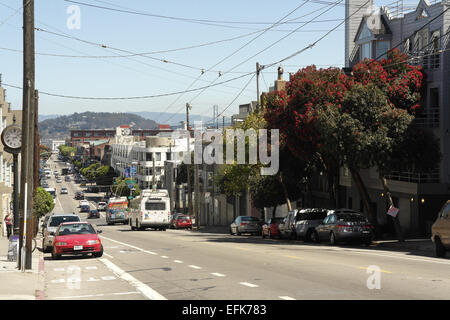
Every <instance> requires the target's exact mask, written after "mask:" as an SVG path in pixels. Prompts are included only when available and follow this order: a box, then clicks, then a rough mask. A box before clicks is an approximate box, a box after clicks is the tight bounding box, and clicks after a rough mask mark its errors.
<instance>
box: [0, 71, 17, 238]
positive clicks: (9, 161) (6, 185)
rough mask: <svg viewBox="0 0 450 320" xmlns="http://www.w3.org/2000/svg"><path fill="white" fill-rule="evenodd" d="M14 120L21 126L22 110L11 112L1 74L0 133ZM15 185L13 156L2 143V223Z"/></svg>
mask: <svg viewBox="0 0 450 320" xmlns="http://www.w3.org/2000/svg"><path fill="white" fill-rule="evenodd" d="M14 118H15V120H16V124H19V125H20V124H21V123H22V110H11V104H10V103H8V102H6V89H5V88H3V87H2V86H1V74H0V133H1V132H2V131H3V129H5V128H6V127H7V126H9V125H11V124H13V119H14ZM19 172H20V157H19ZM13 183H14V175H13V156H12V154H10V153H8V152H5V151H4V147H3V144H2V143H1V142H0V221H2V222H3V220H4V217H5V216H6V214H7V213H8V212H11V213H12V209H11V202H12V200H13V194H12V193H13ZM0 236H6V228H5V226H4V223H2V228H1V230H0Z"/></svg>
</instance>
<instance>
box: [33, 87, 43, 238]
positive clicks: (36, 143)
mask: <svg viewBox="0 0 450 320" xmlns="http://www.w3.org/2000/svg"><path fill="white" fill-rule="evenodd" d="M34 106H35V112H34V168H33V170H34V172H33V182H34V183H33V195H34V194H36V191H37V188H38V186H39V165H40V161H39V160H40V151H41V150H40V144H39V120H38V115H39V92H38V90H34ZM32 221H33V237H35V236H36V235H37V234H36V233H37V226H38V224H39V220H38V219H37V218H36V217H35V216H34V215H33V219H32Z"/></svg>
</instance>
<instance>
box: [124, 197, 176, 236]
mask: <svg viewBox="0 0 450 320" xmlns="http://www.w3.org/2000/svg"><path fill="white" fill-rule="evenodd" d="M169 225H170V198H169V192H168V191H167V190H164V189H160V190H155V191H153V190H151V189H146V190H142V191H141V195H140V196H138V197H136V198H135V199H133V200H131V202H130V226H131V230H144V229H146V228H152V229H155V230H162V231H165V230H166V229H167V228H168V227H169Z"/></svg>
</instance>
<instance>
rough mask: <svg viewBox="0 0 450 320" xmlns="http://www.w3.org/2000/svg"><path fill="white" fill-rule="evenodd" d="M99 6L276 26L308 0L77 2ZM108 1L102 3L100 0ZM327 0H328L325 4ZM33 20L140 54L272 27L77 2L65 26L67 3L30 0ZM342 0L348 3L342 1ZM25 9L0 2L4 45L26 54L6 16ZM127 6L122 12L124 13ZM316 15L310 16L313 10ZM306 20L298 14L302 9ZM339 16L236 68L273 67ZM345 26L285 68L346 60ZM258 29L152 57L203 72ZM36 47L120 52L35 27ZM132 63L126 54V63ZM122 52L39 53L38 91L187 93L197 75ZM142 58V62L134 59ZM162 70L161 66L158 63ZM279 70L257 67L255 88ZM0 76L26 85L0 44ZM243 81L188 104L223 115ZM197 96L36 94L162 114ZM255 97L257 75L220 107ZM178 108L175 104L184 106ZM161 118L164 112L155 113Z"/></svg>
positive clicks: (336, 13) (13, 92) (69, 103)
mask: <svg viewBox="0 0 450 320" xmlns="http://www.w3.org/2000/svg"><path fill="white" fill-rule="evenodd" d="M79 1H81V2H86V3H90V4H94V5H99V6H106V7H111V8H118V9H124V8H129V9H132V10H134V11H139V12H147V13H151V14H157V15H166V16H172V17H179V18H188V19H203V20H215V21H237V22H268V23H270V22H272V23H274V22H276V21H278V20H279V19H281V18H282V17H283V16H285V15H287V14H288V13H289V12H291V11H292V10H293V9H295V8H296V7H297V6H299V5H300V4H302V3H303V2H304V1H293V0H284V1H273V0H260V1H242V0H228V1H211V0H191V1H182V0H178V1H174V0H172V1H171V0H166V1H148V0H133V1H124V0H105V1H96V0H79ZM106 1H107V2H108V3H106ZM330 1H331V0H330ZM35 2H36V4H35V12H36V13H35V18H36V21H35V25H36V27H40V28H43V29H46V30H50V31H54V32H58V33H65V34H67V35H70V36H74V37H78V38H81V39H84V40H88V41H92V42H95V43H102V44H106V45H108V46H111V47H115V48H120V49H124V50H127V51H131V52H136V53H141V52H149V51H158V50H168V49H174V48H180V47H186V46H191V45H196V44H201V43H206V42H211V41H216V40H222V39H226V38H232V37H236V36H239V35H242V34H246V33H249V32H252V31H256V30H259V29H264V28H267V27H269V26H270V24H237V23H233V24H225V23H219V22H218V23H217V24H222V25H227V26H229V27H224V26H212V25H205V24H199V23H190V22H186V21H181V20H173V19H163V18H157V17H150V16H140V15H131V14H127V13H121V12H112V11H108V10H104V9H98V8H93V7H87V6H83V5H79V7H80V9H81V28H80V29H79V30H70V29H68V28H67V26H66V21H67V19H68V17H69V14H67V13H66V10H67V8H68V7H69V6H70V5H73V3H68V2H65V1H63V0H44V1H35ZM342 3H344V2H342ZM7 6H8V7H11V8H14V9H18V8H20V7H21V6H22V0H0V47H2V48H8V49H17V50H22V34H21V32H22V29H21V27H22V12H21V11H20V12H18V13H17V14H16V15H15V16H13V17H12V18H10V19H9V20H7V22H6V23H3V24H2V22H3V21H4V20H6V19H8V18H9V17H10V16H11V15H12V14H13V13H14V10H12V9H10V8H8V7H7ZM321 8H323V9H322V11H324V10H326V5H325V4H318V3H307V4H305V5H304V6H303V7H302V8H300V9H298V10H297V11H295V12H294V13H292V14H291V15H289V17H287V18H286V19H294V18H298V19H296V20H295V21H297V22H298V21H307V20H309V19H311V18H314V17H315V16H316V15H317V14H319V13H320V12H322V11H317V10H318V9H321ZM129 9H124V10H129ZM312 12H314V13H312ZM308 13H312V14H309V15H307V16H306V17H303V18H299V17H301V16H303V15H305V14H308ZM343 18H344V7H343V6H337V7H336V8H334V9H332V10H331V11H329V12H327V13H325V14H323V15H322V16H320V17H319V18H317V20H328V19H343ZM338 23H339V22H337V21H329V22H318V23H311V24H309V25H306V26H304V27H303V28H301V29H300V31H307V30H315V31H314V32H296V33H294V34H292V35H290V36H289V37H288V38H286V39H285V40H283V41H281V42H280V43H278V44H276V45H275V46H273V47H272V48H270V49H268V50H267V51H265V52H263V53H261V54H259V55H258V56H256V57H254V58H252V59H250V60H249V61H248V62H246V63H244V64H242V65H241V66H239V67H238V68H236V69H235V70H233V71H235V72H250V71H254V70H255V63H256V62H257V61H258V62H260V63H261V64H262V65H264V64H269V63H272V62H275V61H278V60H280V59H281V58H284V57H285V56H288V55H289V54H291V53H293V52H295V51H297V50H299V49H301V48H303V47H305V46H307V45H308V44H310V43H311V42H313V41H314V40H315V39H317V38H319V37H320V36H321V35H323V34H324V33H325V31H320V30H328V29H330V28H332V27H334V26H336V25H337V24H338ZM300 25H301V24H298V23H297V24H285V25H282V26H279V27H277V28H275V29H277V30H293V29H295V28H297V27H299V26H300ZM343 29H344V26H343V25H342V26H341V27H340V28H339V30H338V31H335V32H334V33H332V34H331V35H330V36H329V37H327V38H326V39H324V40H323V41H321V42H320V43H319V44H318V45H317V46H316V47H314V48H313V49H312V50H308V51H307V52H305V53H302V54H300V55H298V56H296V57H295V58H293V59H291V60H288V61H286V62H284V64H283V66H284V69H285V71H286V73H285V78H287V77H288V75H287V72H295V71H296V70H298V68H300V67H301V66H304V65H309V64H316V65H341V66H342V64H343V62H344V32H343ZM287 34H288V32H281V31H268V32H266V33H264V34H263V35H262V36H260V37H259V38H257V39H256V40H254V41H253V42H252V43H251V44H250V45H248V46H247V47H245V48H244V49H243V50H241V51H239V52H238V53H236V54H235V55H234V56H233V57H231V58H229V59H227V60H226V61H224V62H223V63H221V64H220V65H218V66H217V67H215V68H214V70H220V71H222V72H225V71H227V70H229V69H230V68H232V67H234V66H235V65H237V64H239V63H241V62H242V61H244V60H246V59H247V58H248V57H250V56H251V55H253V54H254V53H256V52H258V51H260V50H261V49H264V48H265V47H267V46H268V45H270V44H272V43H274V42H275V41H277V40H279V39H280V38H282V37H283V36H285V35H287ZM255 36H256V34H255V35H251V36H247V37H244V38H241V39H238V40H234V41H229V42H224V43H221V44H216V45H211V46H205V47H200V48H196V49H190V50H184V51H177V52H169V53H160V54H152V55H151V56H152V57H155V58H162V59H167V60H169V61H173V62H176V63H180V64H184V65H189V66H193V67H196V68H199V69H201V68H204V69H205V70H207V69H208V68H210V67H211V66H213V65H214V64H216V63H217V62H219V61H220V60H221V59H223V58H225V57H226V56H227V55H229V54H231V53H232V52H233V51H235V50H236V49H238V48H239V47H241V46H242V45H244V44H245V43H247V42H249V41H250V40H252V39H253V38H254V37H255ZM36 53H52V54H63V55H107V56H114V55H117V54H124V53H119V52H114V51H111V50H110V49H104V48H101V47H97V46H92V45H88V44H86V43H82V42H79V41H76V40H73V39H68V38H63V37H58V36H55V35H51V34H47V33H44V32H40V31H36ZM131 59H132V60H131ZM131 59H126V58H102V59H100V58H96V59H87V58H62V57H49V56H41V55H37V56H36V88H37V89H39V90H41V91H46V92H52V93H58V94H63V95H75V96H94V97H127V96H143V95H153V94H162V93H168V92H175V91H182V90H185V89H186V88H187V87H188V86H189V85H190V84H191V83H192V82H193V81H194V79H195V78H197V77H198V76H199V75H200V71H199V70H198V69H197V70H194V69H191V68H186V67H182V66H177V65H173V64H167V63H163V62H160V61H156V60H152V59H148V58H143V57H133V58H131ZM139 61H140V62H141V63H139ZM161 68H162V69H161ZM276 68H277V66H274V67H273V68H271V69H268V70H264V71H263V77H261V89H262V90H264V91H267V89H268V88H267V87H268V86H271V85H273V81H274V80H275V79H276ZM0 73H2V75H3V82H4V83H8V84H13V85H19V86H21V84H22V55H21V53H16V52H10V51H6V50H2V49H0ZM238 75H240V73H229V74H224V75H223V76H222V77H221V78H220V81H223V80H227V79H230V78H233V77H236V76H238ZM216 78H217V73H215V72H210V73H206V74H204V75H203V76H201V77H200V79H202V80H207V81H197V82H196V83H195V84H194V85H193V86H192V88H198V87H201V86H204V85H207V84H208V83H209V82H210V81H213V80H214V79H216ZM248 79H249V77H245V78H243V79H239V80H236V81H233V82H230V83H227V84H226V86H225V85H221V86H217V87H214V88H210V89H207V90H206V91H205V92H203V93H202V94H201V95H200V96H198V97H197V98H195V99H194V100H193V101H192V102H191V104H192V106H193V109H192V113H195V114H204V115H211V116H212V106H213V105H214V104H217V105H219V111H222V110H223V109H224V108H225V107H226V106H228V104H229V103H230V102H231V101H232V100H233V99H234V98H235V97H236V95H237V94H238V93H239V91H240V90H241V89H242V88H243V87H244V86H245V84H246V83H247V81H248ZM197 93H198V92H194V93H188V94H185V95H183V96H182V97H181V98H179V100H178V101H177V102H176V103H175V104H173V105H172V106H171V107H169V106H170V105H171V104H172V103H173V102H174V100H175V99H176V98H177V97H178V96H170V97H162V98H154V99H144V100H133V101H127V100H120V101H91V100H90V101H86V100H73V99H63V98H57V97H49V96H45V95H40V104H39V108H40V110H39V111H40V112H39V113H40V114H70V113H73V112H83V111H108V112H127V111H154V112H155V111H156V112H161V111H167V112H184V105H185V103H186V102H188V101H191V99H193V97H194V96H196V95H197ZM255 98H256V80H255V79H253V80H252V82H251V83H250V84H249V86H248V87H247V89H246V90H244V91H243V93H242V95H241V96H240V97H239V98H238V99H237V100H236V101H235V102H234V103H233V104H232V105H231V107H230V108H229V109H228V110H227V111H226V112H225V113H224V114H225V115H227V116H229V115H231V114H233V113H236V112H237V107H238V105H239V104H240V103H248V102H249V101H251V100H255ZM7 100H8V101H9V102H11V103H12V105H13V108H16V109H17V108H20V105H21V100H22V94H21V90H18V89H13V88H8V89H7ZM180 109H181V110H180ZM156 120H158V121H159V122H162V123H163V122H164V120H166V119H164V118H160V119H156Z"/></svg>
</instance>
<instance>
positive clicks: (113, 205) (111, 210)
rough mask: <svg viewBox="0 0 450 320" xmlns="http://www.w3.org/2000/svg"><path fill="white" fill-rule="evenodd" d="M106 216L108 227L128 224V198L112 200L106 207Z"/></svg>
mask: <svg viewBox="0 0 450 320" xmlns="http://www.w3.org/2000/svg"><path fill="white" fill-rule="evenodd" d="M105 216H106V223H107V224H108V225H112V224H116V223H123V224H128V200H127V197H118V198H110V199H109V201H108V206H107V207H106V214H105Z"/></svg>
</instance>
